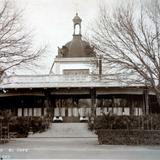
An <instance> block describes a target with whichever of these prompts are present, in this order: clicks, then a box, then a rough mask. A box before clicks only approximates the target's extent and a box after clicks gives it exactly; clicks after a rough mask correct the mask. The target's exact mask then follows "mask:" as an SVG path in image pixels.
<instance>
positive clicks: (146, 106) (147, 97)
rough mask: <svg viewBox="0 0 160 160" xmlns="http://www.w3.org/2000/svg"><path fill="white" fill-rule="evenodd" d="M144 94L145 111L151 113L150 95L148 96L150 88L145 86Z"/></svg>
mask: <svg viewBox="0 0 160 160" xmlns="http://www.w3.org/2000/svg"><path fill="white" fill-rule="evenodd" d="M143 95H144V111H145V112H144V113H145V114H146V115H148V114H149V96H148V88H145V89H144V91H143Z"/></svg>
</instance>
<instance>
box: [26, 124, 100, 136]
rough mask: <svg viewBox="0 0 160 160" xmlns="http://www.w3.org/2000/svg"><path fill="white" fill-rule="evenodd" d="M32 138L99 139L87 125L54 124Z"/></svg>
mask: <svg viewBox="0 0 160 160" xmlns="http://www.w3.org/2000/svg"><path fill="white" fill-rule="evenodd" d="M29 137H32V138H40V137H41V138H46V137H47V138H48V137H53V138H54V137H55V138H58V137H59V138H60V137H62V138H63V137H64V138H67V137H68V138H76V137H77V138H78V137H82V138H83V137H84V138H85V137H91V138H95V137H97V136H96V134H95V133H94V132H92V131H90V130H88V124H87V123H52V124H51V125H50V128H49V129H48V130H47V131H45V132H42V133H35V134H32V135H29Z"/></svg>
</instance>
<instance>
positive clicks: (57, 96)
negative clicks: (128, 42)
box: [0, 14, 159, 122]
mask: <svg viewBox="0 0 160 160" xmlns="http://www.w3.org/2000/svg"><path fill="white" fill-rule="evenodd" d="M81 22H82V20H81V18H80V17H79V16H78V14H76V16H75V17H74V18H73V39H72V40H71V41H70V42H68V43H66V44H65V45H64V46H62V48H58V55H57V56H56V58H55V60H54V63H53V65H52V67H51V70H50V73H49V74H48V75H32V76H29V75H26V76H22V75H13V76H10V77H4V78H3V81H2V82H1V84H0V109H1V110H4V109H7V110H9V111H10V112H11V113H12V115H15V116H19V117H23V116H24V117H27V116H46V115H48V114H50V115H52V116H53V117H58V116H61V117H63V121H64V122H78V121H79V120H80V117H92V116H95V115H97V116H100V115H102V114H103V113H106V114H107V113H109V112H110V113H113V114H116V115H142V114H149V113H155V112H159V110H158V107H157V101H156V97H155V94H154V92H152V90H151V89H149V88H146V86H143V85H128V84H127V83H122V82H120V81H118V80H116V78H115V76H114V75H113V76H109V75H104V74H103V72H102V68H103V67H102V61H103V59H102V58H101V57H100V56H97V54H96V52H95V51H94V47H91V46H90V44H89V43H88V42H86V41H84V40H83V39H82V35H81ZM106 76H108V78H106Z"/></svg>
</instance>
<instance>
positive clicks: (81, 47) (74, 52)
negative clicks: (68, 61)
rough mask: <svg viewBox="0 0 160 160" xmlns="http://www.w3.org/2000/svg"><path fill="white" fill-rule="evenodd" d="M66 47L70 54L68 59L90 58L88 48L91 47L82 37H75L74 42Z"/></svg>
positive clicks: (67, 55)
mask: <svg viewBox="0 0 160 160" xmlns="http://www.w3.org/2000/svg"><path fill="white" fill-rule="evenodd" d="M65 47H67V48H68V54H66V57H86V56H87V57H88V56H89V55H87V54H86V48H87V47H89V43H88V42H86V41H83V40H82V39H81V36H78V35H73V39H72V41H70V42H68V43H67V44H66V45H65Z"/></svg>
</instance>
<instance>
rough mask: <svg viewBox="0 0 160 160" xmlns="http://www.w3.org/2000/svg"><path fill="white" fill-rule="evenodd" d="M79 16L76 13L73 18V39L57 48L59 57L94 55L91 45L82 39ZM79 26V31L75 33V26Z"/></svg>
mask: <svg viewBox="0 0 160 160" xmlns="http://www.w3.org/2000/svg"><path fill="white" fill-rule="evenodd" d="M81 21H82V20H81V18H80V17H79V16H78V14H76V16H75V17H74V18H73V22H74V32H73V39H72V40H71V41H70V42H68V43H66V44H65V45H64V46H63V47H62V48H58V56H59V57H93V56H95V52H94V50H93V47H91V46H90V44H89V43H88V42H86V41H84V40H82V36H81ZM77 25H78V26H79V28H78V29H79V30H78V31H79V32H78V33H76V26H77Z"/></svg>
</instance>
